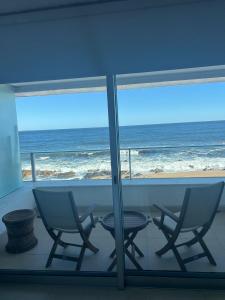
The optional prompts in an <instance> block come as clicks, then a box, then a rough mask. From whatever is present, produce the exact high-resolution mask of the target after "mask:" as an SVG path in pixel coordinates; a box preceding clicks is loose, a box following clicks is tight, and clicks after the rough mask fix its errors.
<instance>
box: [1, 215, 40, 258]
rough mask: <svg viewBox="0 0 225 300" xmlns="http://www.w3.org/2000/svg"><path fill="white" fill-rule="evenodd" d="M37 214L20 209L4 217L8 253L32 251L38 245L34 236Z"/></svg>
mask: <svg viewBox="0 0 225 300" xmlns="http://www.w3.org/2000/svg"><path fill="white" fill-rule="evenodd" d="M34 217H35V213H34V211H33V210H32V209H20V210H15V211H12V212H10V213H8V214H6V215H5V216H3V218H2V221H3V222H4V223H5V226H6V229H7V234H8V243H7V245H6V247H5V248H6V251H7V252H9V253H22V252H25V251H27V250H30V249H32V248H33V247H34V246H35V245H36V244H37V239H36V237H35V236H34V232H33V231H34V230H33V221H34Z"/></svg>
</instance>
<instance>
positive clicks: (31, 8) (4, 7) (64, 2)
mask: <svg viewBox="0 0 225 300" xmlns="http://www.w3.org/2000/svg"><path fill="white" fill-rule="evenodd" d="M129 1H130V2H129ZM204 1H206V2H208V1H213V0H136V1H135V0H19V1H18V0H5V1H4V0H2V1H0V17H1V16H8V15H17V14H21V13H29V12H35V11H44V10H50V9H60V8H66V7H68V8H69V7H79V6H87V5H93V4H105V3H112V2H117V3H118V2H125V3H126V4H125V5H126V6H129V4H130V3H131V2H133V3H135V2H136V4H137V3H139V4H140V3H141V2H143V3H145V4H146V3H147V5H148V6H153V7H154V6H161V5H163V6H164V5H174V4H175V5H176V4H186V3H194V2H204Z"/></svg>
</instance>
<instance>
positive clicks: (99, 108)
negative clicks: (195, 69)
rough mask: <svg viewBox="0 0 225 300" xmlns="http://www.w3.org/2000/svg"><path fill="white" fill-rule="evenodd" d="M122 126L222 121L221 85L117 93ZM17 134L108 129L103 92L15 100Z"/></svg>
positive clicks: (223, 90)
mask: <svg viewBox="0 0 225 300" xmlns="http://www.w3.org/2000/svg"><path fill="white" fill-rule="evenodd" d="M118 104H119V123H120V125H121V126H123V125H141V124H159V123H177V122H195V121H214V120H225V83H210V84H198V85H196V84H195V85H180V86H170V87H157V88H142V89H129V90H120V91H118ZM16 107H17V116H18V126H19V130H44V129H63V128H85V127H104V126H108V116H107V99H106V93H105V92H101V93H100V92H94V93H80V94H67V95H52V96H40V97H24V98H18V99H17V101H16Z"/></svg>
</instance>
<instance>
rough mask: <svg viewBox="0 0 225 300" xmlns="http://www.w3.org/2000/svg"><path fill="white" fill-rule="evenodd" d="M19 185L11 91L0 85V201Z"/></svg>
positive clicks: (15, 125) (17, 152)
mask: <svg viewBox="0 0 225 300" xmlns="http://www.w3.org/2000/svg"><path fill="white" fill-rule="evenodd" d="M19 186H21V167H20V157H19V142H18V132H17V116H16V104H15V97H14V94H13V91H12V90H11V89H10V88H9V87H8V86H5V85H0V203H1V197H2V196H5V195H6V194H8V193H10V192H12V191H13V190H15V189H16V188H18V187H19Z"/></svg>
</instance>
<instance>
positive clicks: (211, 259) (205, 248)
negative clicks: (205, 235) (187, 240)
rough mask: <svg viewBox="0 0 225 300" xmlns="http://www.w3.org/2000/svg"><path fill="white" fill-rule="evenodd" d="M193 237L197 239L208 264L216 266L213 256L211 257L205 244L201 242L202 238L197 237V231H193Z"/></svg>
mask: <svg viewBox="0 0 225 300" xmlns="http://www.w3.org/2000/svg"><path fill="white" fill-rule="evenodd" d="M195 235H196V238H197V239H198V242H199V244H200V245H201V247H202V249H203V251H204V252H205V255H206V256H207V258H208V260H209V262H210V264H211V265H214V266H216V261H215V259H214V258H213V256H212V254H211V252H210V251H209V249H208V247H207V246H206V244H205V242H204V241H203V239H202V237H199V236H198V232H197V231H195Z"/></svg>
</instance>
